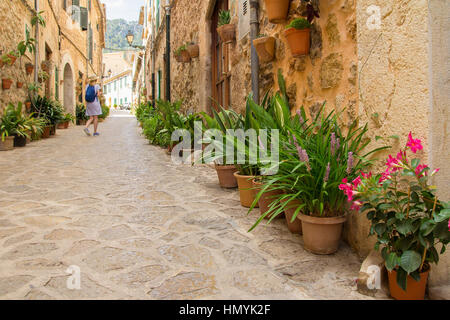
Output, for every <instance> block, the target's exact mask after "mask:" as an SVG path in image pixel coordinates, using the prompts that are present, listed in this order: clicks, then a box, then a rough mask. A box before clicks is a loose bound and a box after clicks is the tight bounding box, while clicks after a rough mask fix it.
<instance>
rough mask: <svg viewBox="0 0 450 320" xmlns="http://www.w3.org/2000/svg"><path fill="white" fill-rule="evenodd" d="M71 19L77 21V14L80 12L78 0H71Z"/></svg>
mask: <svg viewBox="0 0 450 320" xmlns="http://www.w3.org/2000/svg"><path fill="white" fill-rule="evenodd" d="M71 13H72V20H75V21H79V20H78V17H77V16H78V15H79V14H80V0H72V12H71Z"/></svg>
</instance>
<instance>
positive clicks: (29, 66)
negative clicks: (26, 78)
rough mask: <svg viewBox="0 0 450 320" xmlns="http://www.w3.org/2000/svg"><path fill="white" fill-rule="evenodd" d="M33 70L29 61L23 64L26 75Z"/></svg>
mask: <svg viewBox="0 0 450 320" xmlns="http://www.w3.org/2000/svg"><path fill="white" fill-rule="evenodd" d="M33 70H34V66H33V65H32V64H31V63H27V64H26V65H25V72H26V73H27V75H30V74H32V73H33Z"/></svg>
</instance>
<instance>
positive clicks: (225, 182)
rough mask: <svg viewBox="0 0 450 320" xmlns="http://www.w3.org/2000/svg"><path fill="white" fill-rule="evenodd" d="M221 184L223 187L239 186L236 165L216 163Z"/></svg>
mask: <svg viewBox="0 0 450 320" xmlns="http://www.w3.org/2000/svg"><path fill="white" fill-rule="evenodd" d="M215 168H216V171H217V177H218V178H219V184H220V186H221V187H222V188H236V187H237V186H238V184H237V180H236V177H235V176H234V173H235V172H236V166H235V165H217V164H215Z"/></svg>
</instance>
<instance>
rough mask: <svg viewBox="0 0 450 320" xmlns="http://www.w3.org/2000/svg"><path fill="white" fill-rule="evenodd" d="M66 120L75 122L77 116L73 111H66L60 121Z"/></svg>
mask: <svg viewBox="0 0 450 320" xmlns="http://www.w3.org/2000/svg"><path fill="white" fill-rule="evenodd" d="M66 121H69V122H72V123H73V122H74V121H75V116H74V115H73V114H71V113H65V114H64V115H63V116H62V118H61V120H60V121H59V122H66Z"/></svg>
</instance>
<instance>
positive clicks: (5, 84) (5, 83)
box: [2, 79, 13, 90]
mask: <svg viewBox="0 0 450 320" xmlns="http://www.w3.org/2000/svg"><path fill="white" fill-rule="evenodd" d="M12 83H13V81H12V80H11V79H2V88H3V90H8V89H9V88H11V85H12Z"/></svg>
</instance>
